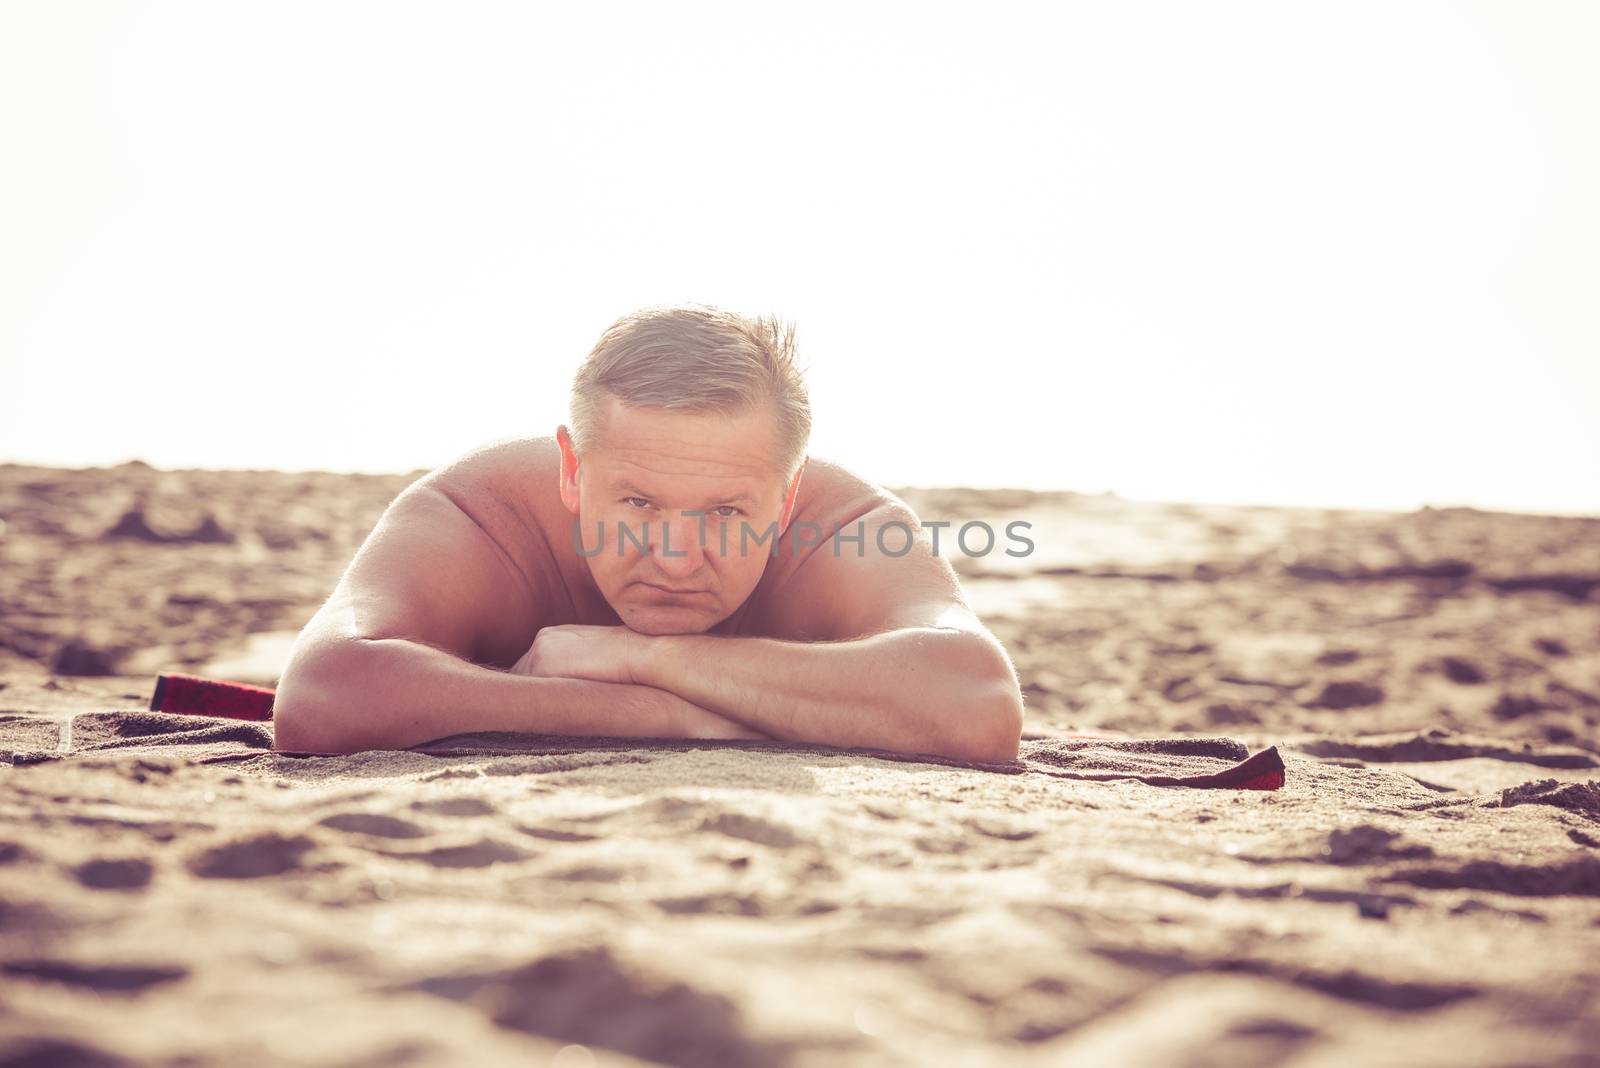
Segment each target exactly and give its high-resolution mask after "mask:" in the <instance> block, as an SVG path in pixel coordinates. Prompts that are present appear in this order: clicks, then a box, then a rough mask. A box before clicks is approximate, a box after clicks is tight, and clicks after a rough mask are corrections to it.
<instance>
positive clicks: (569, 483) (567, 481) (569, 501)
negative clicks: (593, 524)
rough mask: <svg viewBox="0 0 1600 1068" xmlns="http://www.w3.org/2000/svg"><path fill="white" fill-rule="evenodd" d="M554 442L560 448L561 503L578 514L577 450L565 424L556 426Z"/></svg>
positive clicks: (574, 513)
mask: <svg viewBox="0 0 1600 1068" xmlns="http://www.w3.org/2000/svg"><path fill="white" fill-rule="evenodd" d="M556 444H557V445H558V446H560V448H561V503H562V504H564V505H566V508H567V511H569V512H571V513H572V514H573V515H577V514H578V450H577V449H576V448H574V447H573V444H572V434H571V432H570V431H568V430H567V428H566V427H565V426H558V427H556Z"/></svg>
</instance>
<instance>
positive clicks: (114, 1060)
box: [0, 1036, 130, 1068]
mask: <svg viewBox="0 0 1600 1068" xmlns="http://www.w3.org/2000/svg"><path fill="white" fill-rule="evenodd" d="M129 1063H130V1062H128V1061H126V1060H123V1059H122V1058H121V1057H118V1056H116V1055H115V1054H111V1053H107V1052H106V1051H105V1050H103V1049H99V1048H97V1047H95V1046H85V1045H82V1044H81V1043H78V1042H72V1041H70V1040H68V1039H64V1038H40V1037H35V1036H25V1037H19V1038H11V1039H0V1068H42V1066H44V1065H63V1066H66V1065H72V1066H73V1068H124V1066H125V1065H128V1064H129Z"/></svg>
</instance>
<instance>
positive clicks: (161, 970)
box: [0, 960, 189, 994]
mask: <svg viewBox="0 0 1600 1068" xmlns="http://www.w3.org/2000/svg"><path fill="white" fill-rule="evenodd" d="M0 972H4V973H5V974H6V975H14V976H18V977H19V978H23V979H37V980H40V981H42V982H47V983H61V984H63V985H65V986H77V987H83V988H85V989H88V990H94V991H97V992H99V993H102V994H137V993H140V992H141V991H144V990H146V989H148V988H150V987H152V986H159V985H160V984H162V983H170V982H173V981H175V980H178V979H182V978H183V977H184V976H186V975H188V974H189V969H188V968H185V967H183V966H182V965H178V964H80V963H78V962H76V961H69V960H13V961H6V962H5V963H4V964H0Z"/></svg>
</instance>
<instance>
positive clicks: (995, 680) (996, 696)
mask: <svg viewBox="0 0 1600 1068" xmlns="http://www.w3.org/2000/svg"><path fill="white" fill-rule="evenodd" d="M981 644H982V649H981V650H979V651H978V653H977V655H976V657H975V660H974V663H973V664H972V666H971V668H970V672H971V674H970V675H969V678H968V681H969V682H970V684H971V689H970V690H969V691H968V692H969V693H970V695H971V696H970V697H969V699H968V700H967V701H966V702H964V704H963V707H962V711H961V717H960V720H959V721H958V722H957V723H956V724H954V729H953V730H952V731H951V732H950V734H951V737H950V738H949V739H948V741H947V744H946V746H945V750H946V752H947V753H948V754H949V755H950V756H954V757H957V758H958V759H962V760H974V761H981V762H983V763H989V764H1004V763H1007V762H1009V761H1014V760H1016V759H1017V750H1018V747H1019V746H1020V744H1021V742H1022V688H1021V686H1020V685H1019V684H1018V682H1017V673H1016V669H1015V668H1013V667H1012V666H1011V658H1010V657H1009V656H1008V655H1006V652H1005V650H1004V649H1003V648H1002V647H1001V646H1000V644H999V643H998V642H995V641H992V640H990V639H983V641H982V643H981Z"/></svg>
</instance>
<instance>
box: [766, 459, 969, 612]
mask: <svg viewBox="0 0 1600 1068" xmlns="http://www.w3.org/2000/svg"><path fill="white" fill-rule="evenodd" d="M813 475H816V476H817V478H816V480H815V482H811V480H812V476H813ZM808 482H811V493H810V494H809V495H807V493H806V485H807V483H808ZM779 557H780V559H779V560H778V561H776V562H775V563H776V566H775V567H774V568H772V569H771V574H770V581H767V582H766V583H765V585H766V589H765V590H764V593H765V596H764V597H763V599H762V605H761V609H760V613H759V616H758V618H759V620H760V625H761V626H762V627H763V628H765V629H766V631H767V632H768V633H769V634H771V635H772V636H775V637H788V638H793V639H799V640H838V639H842V638H849V637H856V636H860V635H863V634H872V633H877V632H880V631H883V630H887V629H892V628H895V627H901V626H919V625H945V626H948V625H950V623H949V620H950V619H951V618H952V613H955V614H956V615H959V616H961V617H962V618H963V619H964V620H968V621H970V609H968V608H967V606H966V603H965V601H964V599H963V597H962V593H961V586H960V582H959V581H958V579H957V578H956V574H955V571H954V570H953V569H952V568H951V566H950V564H949V562H948V561H947V560H944V559H943V558H942V557H941V556H940V555H939V554H938V553H937V551H936V550H935V549H934V547H933V546H932V544H931V542H930V540H929V538H928V535H927V532H926V531H925V530H924V529H923V527H922V523H921V520H920V519H919V517H918V516H917V514H916V512H915V511H914V510H913V509H912V508H911V506H910V505H908V504H907V503H906V502H905V501H904V500H902V499H901V498H900V497H899V496H898V495H897V494H895V493H894V492H893V491H892V490H890V489H888V488H887V487H885V486H883V485H881V484H879V483H876V482H873V481H872V480H870V479H867V478H864V477H862V476H861V475H858V474H856V473H855V472H853V471H851V470H849V469H848V468H846V467H844V466H843V465H841V464H838V463H833V462H829V461H818V460H815V459H813V460H812V461H811V462H810V463H809V464H808V465H807V466H806V473H805V476H804V478H803V479H802V481H801V489H800V499H799V500H798V501H797V502H796V505H795V514H794V516H793V519H792V521H791V523H790V526H789V529H788V530H787V531H786V532H785V541H784V544H783V545H782V546H781V547H780V552H779Z"/></svg>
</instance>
